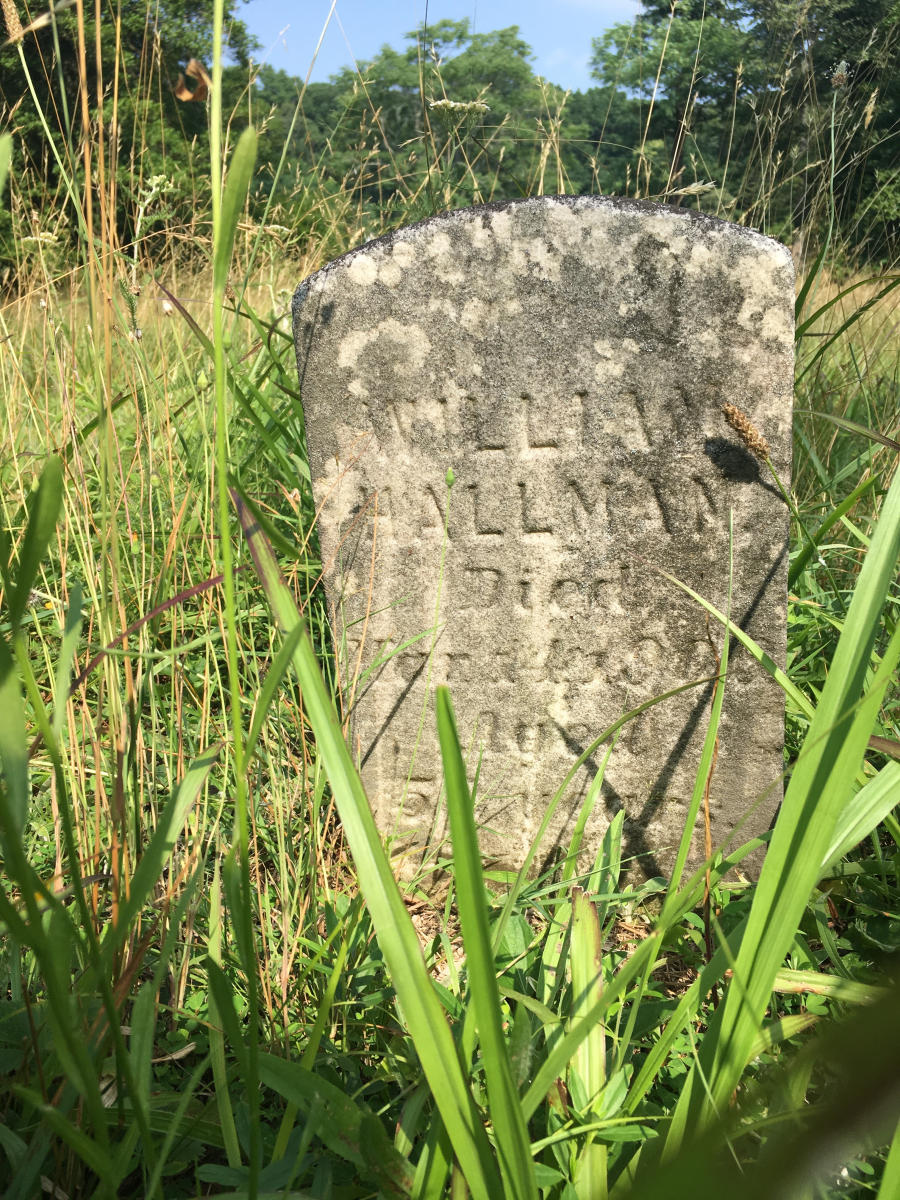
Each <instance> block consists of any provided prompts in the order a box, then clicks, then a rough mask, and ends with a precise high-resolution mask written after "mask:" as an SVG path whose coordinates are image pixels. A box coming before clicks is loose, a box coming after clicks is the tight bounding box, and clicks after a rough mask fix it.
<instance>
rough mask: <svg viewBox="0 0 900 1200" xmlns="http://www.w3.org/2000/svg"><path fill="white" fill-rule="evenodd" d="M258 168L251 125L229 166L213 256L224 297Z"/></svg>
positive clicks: (215, 285)
mask: <svg viewBox="0 0 900 1200" xmlns="http://www.w3.org/2000/svg"><path fill="white" fill-rule="evenodd" d="M255 165H256V132H255V130H254V129H253V128H252V127H251V126H249V125H248V126H247V128H246V129H245V130H244V131H243V133H242V134H241V136H240V137H239V138H238V142H237V145H236V146H235V148H234V152H233V153H232V155H231V162H230V163H229V164H228V177H227V179H226V180H225V191H224V192H223V194H222V218H221V220H222V224H221V226H220V229H219V236H218V237H217V238H216V245H215V250H214V255H213V290H214V291H215V292H216V293H217V294H218V295H222V294H223V293H224V291H225V285H226V283H227V282H228V271H229V268H230V267H231V255H232V252H233V250H234V238H235V234H236V233H237V227H238V221H239V220H240V216H241V209H242V208H243V207H244V203H245V201H246V199H247V193H248V191H249V190H250V180H251V179H252V178H253V168H254V166H255Z"/></svg>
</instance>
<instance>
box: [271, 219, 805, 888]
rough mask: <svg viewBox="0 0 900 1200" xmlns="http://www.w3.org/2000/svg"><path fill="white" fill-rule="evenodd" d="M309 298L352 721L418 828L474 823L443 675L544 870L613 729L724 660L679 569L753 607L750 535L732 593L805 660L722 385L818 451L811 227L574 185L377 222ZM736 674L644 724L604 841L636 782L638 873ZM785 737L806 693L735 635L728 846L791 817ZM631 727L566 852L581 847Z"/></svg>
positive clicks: (410, 829)
mask: <svg viewBox="0 0 900 1200" xmlns="http://www.w3.org/2000/svg"><path fill="white" fill-rule="evenodd" d="M293 311H294V335H295V341H296V349H297V361H298V368H299V373H300V384H301V394H302V401H303V409H304V416H305V421H306V429H307V438H308V448H309V458H310V465H311V470H312V480H313V490H314V495H315V499H316V504H317V511H318V526H319V534H320V540H321V547H322V560H323V567H324V581H325V585H326V588H327V595H328V599H329V603H330V606H331V610H332V614H333V622H334V633H335V637H336V641H337V644H338V646H339V647H340V661H341V664H342V670H343V679H342V689H343V690H342V696H343V703H344V706H345V712H346V714H347V718H348V736H349V737H350V739H351V745H352V748H353V750H354V752H355V754H356V756H357V760H358V762H359V763H360V764H361V769H362V773H363V779H364V781H365V783H366V786H367V791H368V795H369V797H370V801H371V803H372V806H373V809H374V811H375V813H376V817H377V819H378V821H379V824H380V826H381V828H382V829H383V830H384V831H385V832H387V833H394V834H399V835H401V837H400V838H399V840H398V841H397V842H395V849H397V848H398V847H406V849H407V850H409V851H415V853H416V854H421V852H422V850H423V849H424V848H425V846H426V844H427V843H430V844H432V845H434V844H436V843H437V842H439V840H440V839H441V838H442V837H443V836H444V834H445V828H444V821H443V815H442V812H443V807H442V804H441V801H440V791H441V766H440V756H439V753H438V748H437V737H436V730H435V719H434V703H433V692H434V689H435V687H436V686H437V685H438V684H441V683H446V684H448V685H449V686H450V688H451V692H452V696H453V701H454V705H455V708H456V713H457V722H458V727H459V732H460V738H461V741H462V743H463V747H464V750H466V751H467V752H468V755H469V764H470V771H469V778H470V781H471V780H472V778H473V776H474V774H475V771H476V768H477V799H476V818H477V820H478V822H479V825H480V827H481V844H482V850H483V852H484V853H485V854H486V855H487V856H488V857H489V859H492V860H494V861H495V862H496V863H498V864H502V865H504V866H507V867H509V866H512V867H514V866H517V865H518V864H520V863H521V861H522V859H523V857H524V855H525V852H526V850H527V848H528V846H529V844H530V841H531V839H532V837H533V835H534V833H535V831H536V829H537V827H538V825H539V823H540V820H541V817H542V815H543V813H544V811H545V809H546V806H547V804H548V802H549V800H550V798H551V797H552V795H553V793H554V792H555V790H556V789H557V787H558V786H559V784H560V783H561V781H562V780H563V778H564V776H565V774H566V772H567V771H568V770H569V768H570V767H571V765H572V764H573V762H574V761H575V760H576V758H577V757H578V756H579V754H580V753H581V752H582V750H584V749H585V748H586V747H587V746H588V745H589V744H590V742H591V741H592V740H593V739H594V738H595V737H596V736H597V735H598V734H599V733H600V732H601V731H602V730H604V729H605V728H606V727H607V726H609V725H611V724H612V723H613V722H614V721H615V720H616V719H617V718H618V717H619V716H621V715H622V714H623V713H625V712H627V711H629V710H631V709H634V708H636V707H638V706H639V705H641V704H642V703H643V702H645V701H647V700H649V699H651V698H652V697H654V696H657V695H659V694H661V693H663V692H666V691H668V690H670V689H673V688H676V687H678V686H679V685H681V684H686V683H690V682H692V681H699V680H704V679H705V680H709V679H710V678H711V677H714V676H715V675H716V673H717V670H718V650H719V648H720V647H721V643H722V627H721V625H720V624H719V623H718V622H717V621H715V620H714V619H711V620H709V621H708V620H707V617H706V613H705V611H704V609H703V608H702V607H700V606H699V605H698V604H697V603H696V602H695V601H694V600H692V599H691V598H690V597H688V596H687V595H686V594H685V593H684V592H683V591H681V590H679V589H678V588H677V587H676V586H675V585H674V584H672V583H671V582H669V581H668V580H667V579H666V578H665V577H664V576H663V575H662V574H661V571H665V572H667V573H668V574H670V575H673V576H675V577H677V578H678V579H680V580H681V581H683V582H684V583H685V584H687V585H689V586H690V587H691V588H693V589H694V590H695V591H696V592H698V593H699V594H700V595H701V596H703V597H705V598H706V599H708V600H709V601H710V602H712V603H713V604H715V605H716V606H717V607H718V608H719V609H720V610H723V611H724V610H725V609H726V607H727V604H728V593H729V556H730V555H731V559H732V561H733V580H732V589H731V611H732V615H733V618H734V620H735V621H736V622H737V623H738V624H740V625H741V626H743V628H745V629H746V630H747V631H748V632H749V634H750V635H751V636H752V637H753V638H754V639H755V640H756V641H757V642H758V643H759V644H760V645H761V646H762V648H763V649H764V650H765V651H766V652H767V653H768V654H769V655H770V656H771V657H772V658H773V659H774V660H775V661H776V662H778V661H780V660H782V661H783V657H784V649H785V608H786V570H787V538H788V512H787V509H786V507H785V504H784V502H783V500H782V499H781V497H780V495H779V492H778V489H777V487H776V485H775V483H774V481H773V478H772V475H771V472H770V471H769V469H768V468H767V467H766V466H765V465H763V464H762V463H761V462H760V461H759V459H758V457H756V456H755V455H754V454H753V453H752V452H751V450H750V449H748V447H747V445H746V444H745V443H744V442H742V439H741V437H740V436H739V435H738V433H736V432H735V430H734V428H732V426H731V425H730V424H729V423H728V422H727V421H726V419H725V416H724V415H723V411H722V409H723V405H726V404H730V405H734V406H736V408H737V409H739V410H741V412H742V413H744V414H745V415H746V418H747V419H749V420H750V421H751V422H752V423H753V425H755V426H756V428H757V429H758V430H759V431H760V432H761V434H762V435H764V437H765V439H767V440H768V443H769V447H770V454H771V461H772V463H773V465H774V467H775V468H776V470H777V472H778V474H779V476H780V478H781V479H783V480H784V479H787V478H789V473H790V429H791V396H792V371H793V271H792V264H791V256H790V252H789V250H787V249H786V248H785V247H784V246H781V245H779V244H777V243H775V242H773V241H770V240H769V239H767V238H765V237H763V236H761V235H760V234H758V233H755V232H753V231H751V230H748V229H743V228H739V227H737V226H734V225H730V224H727V223H725V222H722V221H719V220H715V219H713V218H710V217H707V216H703V215H699V214H696V213H693V212H688V211H685V210H684V209H674V208H667V207H663V206H658V205H652V204H644V203H639V202H632V201H623V200H613V199H606V198H597V197H580V198H574V197H566V196H553V197H550V196H544V197H539V198H536V199H531V200H525V201H520V202H514V203H509V204H495V205H488V206H485V207H479V208H471V209H463V210H460V211H456V212H451V213H448V214H446V215H444V216H439V217H435V218H433V219H430V220H427V221H423V222H422V223H420V224H417V225H413V226H410V227H408V228H404V229H401V230H399V231H398V232H397V233H394V234H392V235H389V236H387V237H383V238H380V239H378V240H377V241H373V242H370V243H369V244H368V245H365V246H362V247H361V248H359V249H357V250H354V251H351V252H350V253H349V254H346V255H344V256H343V257H342V258H339V259H337V260H336V261H335V262H333V263H330V264H329V265H328V266H326V267H325V268H324V269H323V270H321V271H319V272H318V273H317V274H315V275H313V276H311V277H310V278H309V279H307V280H306V281H305V282H304V283H303V284H302V285H301V286H300V288H299V290H298V291H297V293H296V296H295V299H294V309H293ZM736 419H737V421H738V424H740V422H741V417H740V416H738V417H737V418H736ZM751 440H752V435H751ZM448 471H449V472H451V474H450V475H449V476H448ZM448 478H449V479H455V482H453V484H452V487H448ZM448 506H449V507H448ZM730 514H733V516H730ZM730 520H731V521H732V523H733V532H732V533H731V535H730V534H729V521H730ZM711 697H712V684H711V683H709V682H707V683H706V684H703V683H700V684H698V686H696V687H694V688H692V689H689V690H688V691H686V692H684V693H683V694H681V695H679V696H677V697H675V698H673V699H670V700H666V701H664V702H662V703H660V704H658V705H656V706H654V707H651V708H650V709H649V710H648V711H646V712H645V713H644V714H643V715H641V716H640V717H639V718H637V719H636V720H634V721H632V722H630V723H629V724H627V725H626V726H625V727H624V729H623V730H622V732H621V734H620V736H619V737H618V740H617V741H616V742H615V745H614V748H613V750H612V753H611V756H610V757H609V761H608V763H607V764H606V767H605V775H604V780H603V784H602V791H601V793H600V797H599V800H598V803H597V804H596V806H595V809H594V813H593V816H592V818H591V821H590V823H589V825H588V830H587V839H586V843H585V844H586V846H587V847H588V848H592V847H596V845H597V843H598V841H599V839H600V838H601V837H602V834H603V831H604V829H605V828H606V825H607V824H608V822H609V820H610V818H611V816H612V814H613V813H615V812H616V811H617V810H618V809H619V808H622V807H624V808H625V811H626V831H627V849H628V850H629V851H630V853H632V854H636V855H640V856H641V857H640V861H639V867H640V870H641V871H642V872H643V873H644V874H655V873H657V872H659V871H664V870H665V869H666V867H667V865H668V864H669V863H670V862H671V858H672V853H673V848H674V847H675V846H676V845H677V843H678V839H679V835H680V832H681V829H682V826H683V822H684V817H685V813H686V810H687V806H688V803H689V800H690V796H691V791H692V787H693V784H694V778H695V774H696V768H697V763H698V760H699V756H700V748H701V745H702V741H703V737H704V733H705V730H706V725H707V718H708V715H709V711H710V705H711ZM782 732H783V703H782V695H781V692H780V689H779V688H778V687H777V686H776V685H775V684H774V683H772V681H771V680H770V678H769V677H768V676H767V675H766V673H765V672H764V671H763V670H762V669H761V668H760V667H759V666H758V665H757V664H756V663H755V662H754V661H753V660H752V659H751V657H750V655H749V654H748V653H747V652H746V651H742V650H740V648H739V647H737V646H736V645H734V644H733V649H732V656H731V661H730V664H729V670H728V678H727V682H726V685H725V698H724V710H723V717H722V722H721V727H720V731H719V743H718V756H717V762H716V768H715V772H714V774H713V777H712V783H711V787H710V805H711V810H712V817H713V838H714V840H715V842H716V843H717V844H718V843H720V842H723V841H725V840H726V839H727V838H728V836H729V834H730V833H731V832H732V830H733V829H734V827H735V826H737V825H738V824H739V823H741V822H743V824H742V825H741V828H740V831H739V835H738V837H739V841H741V842H742V841H744V840H746V838H747V837H749V836H751V834H752V833H753V832H758V831H760V830H761V829H764V828H766V826H767V825H768V823H769V821H770V819H771V816H772V814H773V812H774V809H775V806H776V804H777V802H778V800H779V799H780V795H781V790H780V785H779V775H780V772H781V770H782ZM603 754H604V751H602V750H601V751H599V752H597V753H596V754H595V755H594V756H593V758H591V759H589V760H588V761H587V762H586V763H585V764H584V766H583V767H582V768H581V769H580V770H579V772H578V774H577V775H576V777H575V778H574V780H573V782H572V785H571V786H570V789H569V792H568V793H567V799H566V802H565V803H564V804H563V805H562V806H561V808H560V810H559V812H558V814H557V819H556V821H555V823H554V825H553V827H552V831H551V835H550V836H549V837H548V839H547V841H546V842H545V843H544V845H543V853H542V857H546V854H547V852H548V851H549V850H551V849H552V846H553V845H554V844H556V845H558V846H560V847H565V846H566V845H567V843H568V838H569V837H570V835H571V833H572V829H573V826H574V823H575V820H576V818H577V813H578V809H579V806H580V803H581V800H582V799H583V797H584V795H585V793H586V789H587V788H588V787H589V785H590V782H591V779H592V778H594V776H595V775H596V773H597V771H598V770H599V769H601V765H602V761H603ZM696 841H697V846H696V852H695V859H696V858H697V857H698V856H699V857H700V858H702V839H701V838H698V839H696ZM406 869H407V870H408V869H409V868H408V866H407V868H406Z"/></svg>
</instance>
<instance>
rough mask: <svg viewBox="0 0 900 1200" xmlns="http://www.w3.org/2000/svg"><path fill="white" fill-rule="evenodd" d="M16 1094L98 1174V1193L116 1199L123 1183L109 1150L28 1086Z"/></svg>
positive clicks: (18, 1090)
mask: <svg viewBox="0 0 900 1200" xmlns="http://www.w3.org/2000/svg"><path fill="white" fill-rule="evenodd" d="M13 1092H14V1093H15V1095H17V1096H19V1097H21V1099H23V1100H25V1101H26V1102H27V1103H28V1104H29V1105H31V1107H32V1108H34V1110H35V1112H36V1113H38V1114H39V1115H40V1117H41V1119H42V1120H43V1121H44V1122H45V1123H46V1124H47V1125H48V1126H49V1127H50V1129H51V1130H52V1131H53V1132H54V1133H55V1134H56V1136H57V1137H58V1138H59V1139H60V1141H62V1142H64V1143H65V1145H67V1146H68V1147H69V1148H70V1149H71V1150H73V1151H74V1152H75V1154H77V1155H78V1157H79V1158H80V1159H81V1161H82V1162H83V1163H86V1164H87V1165H88V1166H89V1167H90V1168H91V1170H92V1171H93V1172H94V1173H95V1174H96V1176H97V1178H98V1179H99V1180H100V1184H99V1187H98V1189H97V1192H96V1193H95V1194H96V1195H99V1196H108V1197H110V1200H114V1198H115V1195H116V1185H117V1184H118V1182H119V1180H118V1177H117V1172H116V1168H115V1166H114V1164H113V1159H112V1157H111V1156H110V1154H109V1151H108V1148H107V1147H105V1146H101V1145H99V1144H98V1143H97V1142H96V1141H95V1140H94V1139H93V1138H91V1137H88V1135H87V1134H86V1133H85V1132H84V1130H82V1129H80V1128H79V1127H78V1125H77V1124H76V1123H75V1122H74V1121H72V1120H70V1119H69V1118H68V1117H67V1116H66V1115H65V1114H64V1113H63V1112H61V1111H60V1110H59V1108H58V1107H56V1106H55V1105H53V1104H47V1103H45V1101H44V1098H43V1097H42V1096H41V1095H40V1093H39V1092H35V1091H33V1090H32V1089H31V1088H25V1087H14V1088H13Z"/></svg>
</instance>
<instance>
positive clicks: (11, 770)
mask: <svg viewBox="0 0 900 1200" xmlns="http://www.w3.org/2000/svg"><path fill="white" fill-rule="evenodd" d="M0 711H2V713H3V718H2V720H0V767H2V773H3V782H4V783H5V785H6V786H5V787H0V848H2V850H3V858H4V860H5V862H6V864H7V870H9V869H11V866H12V863H13V861H14V859H15V858H16V857H19V855H17V849H18V847H19V845H20V838H21V836H22V830H23V829H24V827H25V818H26V816H27V814H28V805H29V801H30V792H29V786H28V738H27V736H26V733H25V700H24V697H23V696H22V689H21V687H20V686H19V680H18V677H17V675H16V669H15V661H14V659H13V656H12V654H11V653H10V650H9V648H8V646H7V644H6V639H5V638H4V637H3V635H2V634H0ZM21 857H22V863H21V865H20V866H19V869H18V871H17V874H19V875H20V877H21V874H22V873H23V871H24V870H25V861H24V855H22V856H21Z"/></svg>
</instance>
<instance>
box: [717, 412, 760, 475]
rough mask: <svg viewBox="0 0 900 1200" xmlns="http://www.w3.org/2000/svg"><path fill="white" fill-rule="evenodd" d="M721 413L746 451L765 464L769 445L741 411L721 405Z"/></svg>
mask: <svg viewBox="0 0 900 1200" xmlns="http://www.w3.org/2000/svg"><path fill="white" fill-rule="evenodd" d="M722 412H723V414H724V416H725V420H726V421H727V422H728V424H729V425H730V426H731V428H732V429H734V430H735V431H736V433H737V434H738V435H739V436H740V439H741V441H742V442H743V443H744V445H745V446H746V447H747V449H748V450H752V452H753V453H754V454H755V455H756V457H757V458H759V459H761V460H762V461H763V462H766V460H767V459H768V457H769V454H770V453H771V451H770V448H769V443H768V442H767V441H766V439H765V438H764V437H763V435H762V434H761V433H760V432H759V430H758V429H757V428H756V426H755V425H754V424H753V422H752V421H751V420H750V418H749V417H748V416H747V414H746V413H745V412H744V411H743V410H742V409H740V408H738V406H737V405H736V404H723V405H722Z"/></svg>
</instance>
